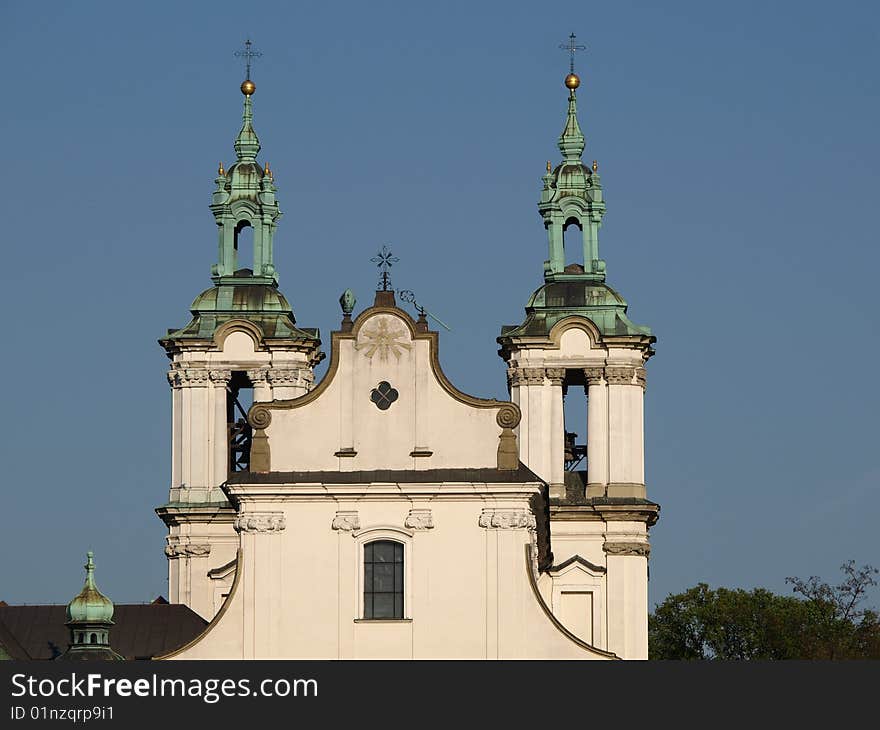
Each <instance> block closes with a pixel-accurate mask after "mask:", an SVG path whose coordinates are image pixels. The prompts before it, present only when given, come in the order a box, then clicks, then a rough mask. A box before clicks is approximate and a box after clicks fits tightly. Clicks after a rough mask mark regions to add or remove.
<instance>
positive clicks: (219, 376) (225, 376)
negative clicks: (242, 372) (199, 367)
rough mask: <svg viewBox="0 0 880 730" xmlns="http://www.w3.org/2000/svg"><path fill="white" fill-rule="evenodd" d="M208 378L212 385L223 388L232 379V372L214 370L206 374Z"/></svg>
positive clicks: (219, 369)
mask: <svg viewBox="0 0 880 730" xmlns="http://www.w3.org/2000/svg"><path fill="white" fill-rule="evenodd" d="M208 376H209V377H210V378H211V382H212V383H215V384H217V385H223V386H225V385H226V384H227V383H228V382H229V381H230V380H231V379H232V370H226V369H223V368H218V369H214V370H210V371H209V372H208Z"/></svg>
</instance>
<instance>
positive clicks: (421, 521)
mask: <svg viewBox="0 0 880 730" xmlns="http://www.w3.org/2000/svg"><path fill="white" fill-rule="evenodd" d="M403 526H404V527H408V528H409V529H410V530H432V529H434V515H433V514H432V512H431V510H429V509H411V510H410V511H409V514H408V515H407V516H406V520H404V523H403Z"/></svg>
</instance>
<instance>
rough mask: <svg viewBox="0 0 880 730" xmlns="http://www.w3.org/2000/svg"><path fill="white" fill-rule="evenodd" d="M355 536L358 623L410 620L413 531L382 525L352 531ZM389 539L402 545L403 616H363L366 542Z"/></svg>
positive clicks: (356, 615) (356, 618)
mask: <svg viewBox="0 0 880 730" xmlns="http://www.w3.org/2000/svg"><path fill="white" fill-rule="evenodd" d="M352 536H353V537H354V538H355V546H356V553H357V570H356V571H355V597H356V598H355V601H356V602H355V615H354V620H355V621H356V622H358V623H361V622H364V623H373V622H376V623H389V622H394V621H398V622H400V621H411V620H412V564H413V540H412V538H413V533H412V532H410V531H409V530H401V529H400V528H399V527H391V526H382V527H371V528H367V529H364V530H358V531H356V532H354V533H352ZM380 541H390V542H396V543H398V544H400V545H403V616H402V617H400V618H365V617H364V610H365V605H364V591H365V588H366V585H365V583H364V552H365V548H366V546H367V544H369V543H372V542H380Z"/></svg>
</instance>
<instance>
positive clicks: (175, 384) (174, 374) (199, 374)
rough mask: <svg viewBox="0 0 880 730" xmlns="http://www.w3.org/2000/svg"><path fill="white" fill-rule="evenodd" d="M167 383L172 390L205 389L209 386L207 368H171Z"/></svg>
mask: <svg viewBox="0 0 880 730" xmlns="http://www.w3.org/2000/svg"><path fill="white" fill-rule="evenodd" d="M168 383H169V385H171V387H172V388H207V387H208V386H209V385H210V384H211V382H210V375H209V371H208V369H207V368H172V369H171V370H169V371H168Z"/></svg>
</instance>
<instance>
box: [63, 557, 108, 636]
mask: <svg viewBox="0 0 880 730" xmlns="http://www.w3.org/2000/svg"><path fill="white" fill-rule="evenodd" d="M83 567H84V568H85V569H86V580H85V583H84V584H83V588H82V590H81V591H80V592H79V594H78V595H77V596H76V598H74V599H73V600H72V601H71V602H70V603H68V604H67V620H68V621H75V622H88V623H93V622H100V623H109V624H112V623H113V601H111V600H110V599H109V598H107V596H105V595H104V594H103V593H101V591H99V590H98V586H97V585H95V554H94V553H93V552H92V551H91V550H90V551H89V552H88V553H87V558H86V564H85V565H84V566H83Z"/></svg>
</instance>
